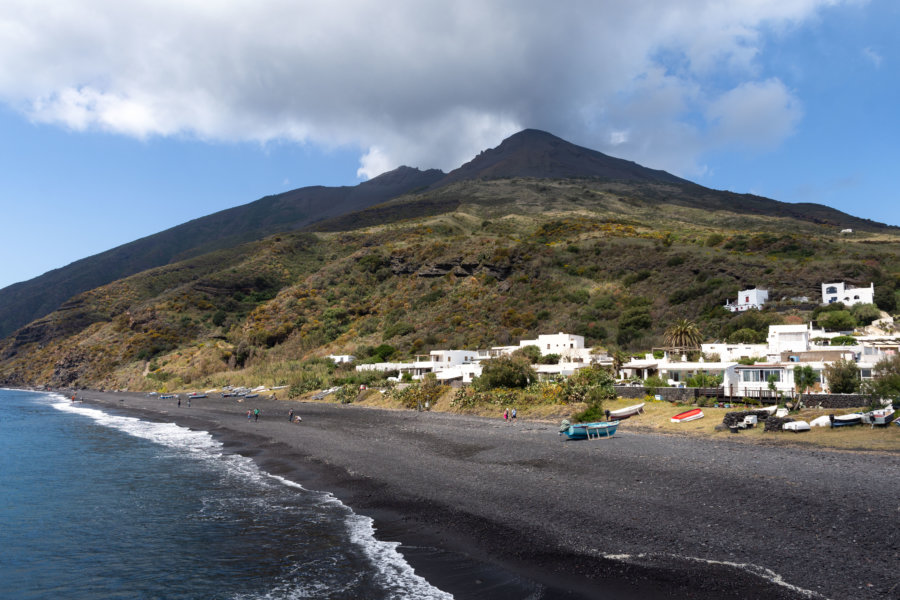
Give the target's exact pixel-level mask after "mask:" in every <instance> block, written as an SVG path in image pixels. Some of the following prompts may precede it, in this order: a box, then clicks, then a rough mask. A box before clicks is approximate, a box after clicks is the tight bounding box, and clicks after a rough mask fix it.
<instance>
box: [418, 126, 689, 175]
mask: <svg viewBox="0 0 900 600" xmlns="http://www.w3.org/2000/svg"><path fill="white" fill-rule="evenodd" d="M512 177H534V178H538V179H586V178H591V177H599V178H602V179H614V180H622V181H635V182H659V183H690V182H688V181H687V180H685V179H681V178H680V177H676V176H674V175H672V174H670V173H667V172H665V171H658V170H655V169H648V168H647V167H642V166H641V165H639V164H637V163H635V162H631V161H628V160H623V159H621V158H614V157H612V156H607V155H606V154H603V153H602V152H597V151H596V150H590V149H589V148H583V147H581V146H576V145H575V144H572V143H570V142H567V141H565V140H563V139H561V138H558V137H556V136H555V135H552V134H550V133H547V132H545V131H540V130H537V129H525V130H524V131H520V132H519V133H516V134H515V135H512V136H510V137H508V138H506V139H505V140H503V142H502V143H501V144H500V145H499V146H497V147H496V148H491V149H490V150H485V151H483V152H482V153H481V154H479V155H478V156H476V157H475V158H474V159H472V160H471V161H469V162H467V163H466V164H464V165H462V166H461V167H459V168H458V169H454V170H453V171H450V173H448V174H447V176H446V177H444V178H443V179H441V180H440V181H438V182H437V183H435V184H434V185H432V188H437V187H442V186H445V185H449V184H451V183H455V182H457V181H471V180H476V179H507V178H512Z"/></svg>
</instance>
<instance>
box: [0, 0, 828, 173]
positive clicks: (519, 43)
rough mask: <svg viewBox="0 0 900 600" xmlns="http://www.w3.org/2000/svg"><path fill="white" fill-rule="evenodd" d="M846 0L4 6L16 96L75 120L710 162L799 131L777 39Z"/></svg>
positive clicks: (0, 13) (146, 1) (445, 164)
mask: <svg viewBox="0 0 900 600" xmlns="http://www.w3.org/2000/svg"><path fill="white" fill-rule="evenodd" d="M835 2H836V0H734V1H732V2H728V3H710V2H708V0H682V1H680V2H671V1H670V0H642V1H635V2H630V3H623V2H619V1H617V0H595V1H587V0H584V1H582V0H569V1H564V2H560V3H555V4H550V3H547V2H542V1H538V0H518V1H516V0H458V1H456V2H452V3H423V2H419V1H415V0H396V1H393V2H390V3H374V2H369V1H366V0H343V1H341V2H336V1H324V0H321V1H309V2H294V1H291V0H268V1H265V0H231V1H227V0H220V1H218V2H208V1H207V0H131V1H129V2H120V1H119V0H68V1H67V2H58V1H56V0H5V1H4V2H3V3H2V4H0V63H2V64H3V65H4V68H3V69H2V70H0V101H2V102H5V103H6V104H8V105H10V106H13V107H15V108H17V109H19V110H21V111H22V112H23V113H25V114H27V115H28V116H29V118H31V119H33V120H34V121H39V122H45V123H54V124H59V125H62V126H65V127H69V128H72V129H75V130H89V129H98V130H104V131H109V132H115V133H119V134H122V135H128V136H135V137H139V138H146V137H152V136H171V135H181V136H191V137H195V138H198V139H201V140H207V141H213V142H214V141H226V140H227V141H231V140H256V141H260V142H265V141H269V140H289V141H297V142H311V143H314V144H320V145H323V146H326V147H337V146H347V145H349V146H352V147H357V148H359V149H360V154H361V161H360V169H359V173H360V175H361V176H365V177H371V176H373V175H376V174H377V173H379V172H381V171H382V170H385V169H389V168H393V167H395V166H397V165H399V164H404V163H405V164H410V165H413V166H419V167H423V168H426V167H440V168H444V169H449V168H453V167H456V166H458V165H459V164H460V163H461V162H463V161H464V160H467V159H469V158H471V157H472V156H473V155H474V154H475V153H477V152H478V151H479V150H481V149H484V148H486V147H489V146H493V145H496V144H497V143H498V142H499V141H500V140H501V139H502V138H503V137H505V136H507V135H509V134H511V133H513V132H515V131H516V130H518V129H521V128H523V127H537V128H541V129H546V130H548V131H551V132H553V133H555V134H557V135H560V136H562V137H566V138H569V139H572V140H573V141H576V142H578V143H582V144H585V145H589V146H591V147H595V148H598V149H601V150H603V149H613V148H615V151H616V152H617V153H618V154H619V155H622V156H626V157H628V158H631V159H633V160H639V161H641V162H645V163H646V164H648V165H650V166H654V167H660V168H667V169H670V170H673V171H675V172H678V173H680V174H696V173H700V172H702V171H703V169H704V167H703V166H702V165H700V164H698V161H699V157H700V156H702V153H703V152H704V151H707V150H709V149H710V148H713V147H716V145H718V144H723V143H724V144H729V145H736V146H742V145H748V146H750V147H757V148H758V147H766V146H770V145H771V144H773V143H777V141H778V140H780V139H783V137H784V136H785V135H788V134H789V133H790V131H791V130H792V128H793V127H795V126H796V123H797V119H798V118H799V116H800V111H799V109H798V108H797V107H798V101H797V100H796V98H795V97H794V95H793V94H792V92H791V91H790V90H788V89H787V88H786V87H785V86H784V85H783V84H781V82H778V81H777V80H772V79H767V78H765V77H764V76H761V75H760V73H758V72H757V71H758V68H759V67H758V65H757V64H756V62H757V60H756V59H757V57H758V56H759V53H760V52H762V51H763V49H762V48H761V45H760V44H761V42H760V38H761V33H762V32H764V31H768V30H769V29H773V28H774V29H777V28H789V27H793V26H796V25H797V24H800V23H803V22H805V21H806V20H808V19H811V18H814V17H815V16H816V15H817V14H818V12H819V11H820V10H821V9H822V8H823V7H825V6H828V5H831V4H834V3H835ZM769 111H771V112H769ZM705 119H713V120H714V125H712V126H711V125H710V124H709V123H707V122H705V121H704V120H705ZM761 130H763V131H761ZM626 132H627V133H626ZM626 152H627V154H626Z"/></svg>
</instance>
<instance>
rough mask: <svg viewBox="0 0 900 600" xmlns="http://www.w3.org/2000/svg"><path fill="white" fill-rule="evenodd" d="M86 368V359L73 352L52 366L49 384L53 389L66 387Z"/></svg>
mask: <svg viewBox="0 0 900 600" xmlns="http://www.w3.org/2000/svg"><path fill="white" fill-rule="evenodd" d="M87 368H88V357H87V356H85V355H84V354H82V353H81V352H73V353H71V354H67V355H66V356H64V357H63V358H61V359H60V360H59V361H57V363H56V364H55V365H53V375H51V376H50V383H51V385H53V386H54V387H66V386H70V385H72V384H73V383H74V382H75V381H77V380H78V379H79V378H80V377H81V376H82V375H83V374H84V373H85V372H86V371H87Z"/></svg>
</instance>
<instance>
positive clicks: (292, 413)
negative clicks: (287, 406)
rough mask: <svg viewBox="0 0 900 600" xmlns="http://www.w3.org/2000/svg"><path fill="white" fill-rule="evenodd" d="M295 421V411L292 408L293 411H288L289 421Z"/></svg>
mask: <svg viewBox="0 0 900 600" xmlns="http://www.w3.org/2000/svg"><path fill="white" fill-rule="evenodd" d="M293 420H294V409H293V408H292V409H291V410H289V411H288V421H293Z"/></svg>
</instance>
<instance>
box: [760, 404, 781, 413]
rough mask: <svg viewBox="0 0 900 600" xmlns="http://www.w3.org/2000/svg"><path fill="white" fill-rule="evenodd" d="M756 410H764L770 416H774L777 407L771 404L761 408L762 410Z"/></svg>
mask: <svg viewBox="0 0 900 600" xmlns="http://www.w3.org/2000/svg"><path fill="white" fill-rule="evenodd" d="M756 410H764V411H766V412H767V413H769V414H770V415H773V414H775V411H776V410H778V405H777V404H773V405H772V406H763V407H762V408H757V409H756Z"/></svg>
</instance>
